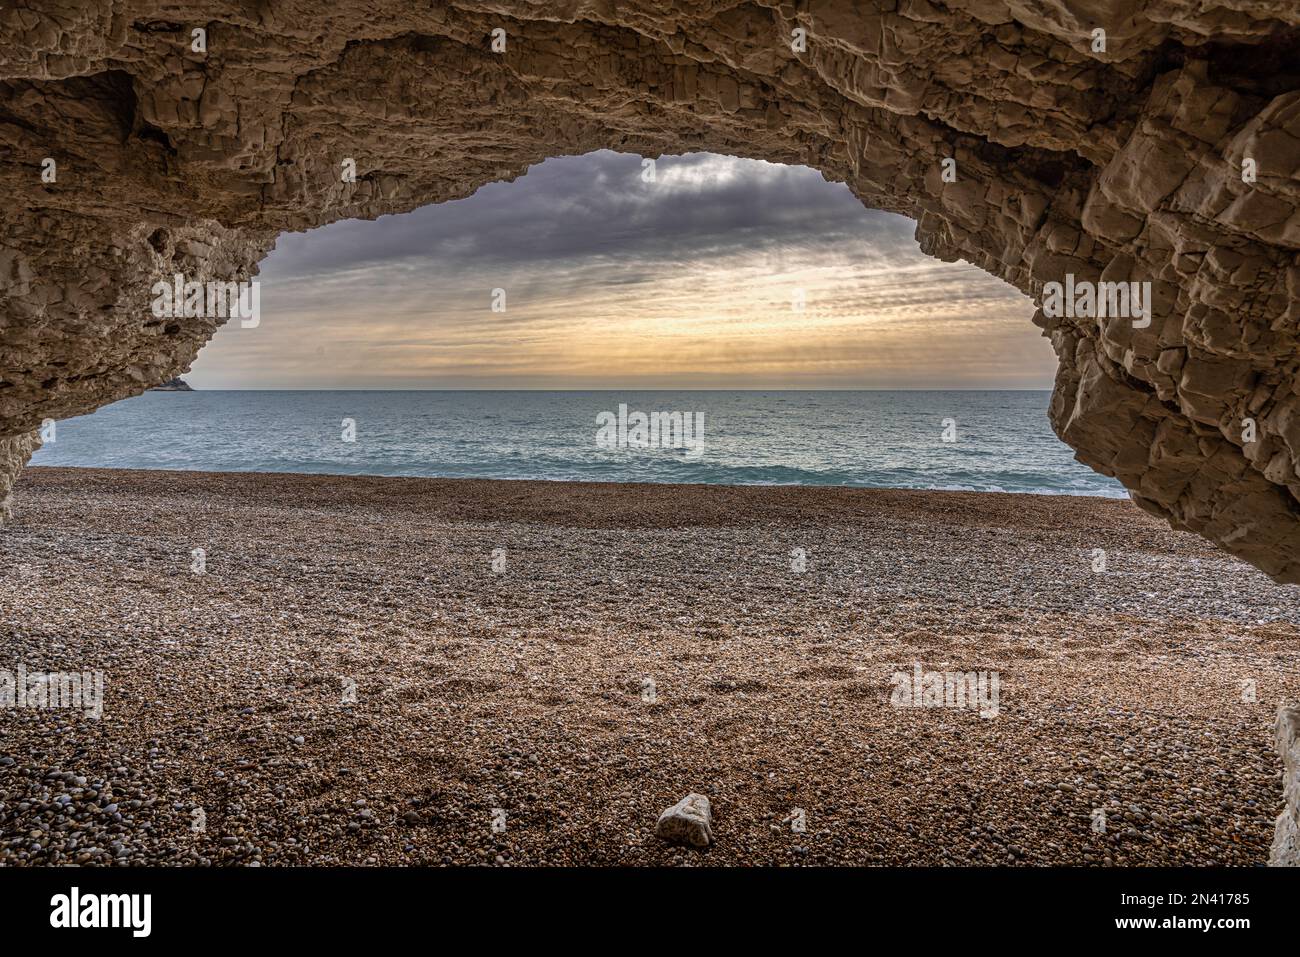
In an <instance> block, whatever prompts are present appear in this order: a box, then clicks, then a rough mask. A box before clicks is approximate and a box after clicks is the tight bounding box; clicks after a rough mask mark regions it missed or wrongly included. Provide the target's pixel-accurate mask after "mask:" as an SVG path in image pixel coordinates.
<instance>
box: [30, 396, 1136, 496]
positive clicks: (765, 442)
mask: <svg viewBox="0 0 1300 957" xmlns="http://www.w3.org/2000/svg"><path fill="white" fill-rule="evenodd" d="M1048 396H1049V393H1047V392H1036V391H1035V392H1026V391H1020V392H956V391H954V392H782V391H772V392H748V391H746V392H716V391H715V392H686V391H681V392H679V391H657V392H355V391H353V392H265V391H263V392H223V391H206V392H205V391H200V392H149V393H146V394H144V395H141V396H137V397H135V398H132V399H127V400H124V401H122V402H117V403H114V404H113V405H110V406H106V407H104V408H102V409H100V410H98V411H97V412H95V413H94V414H93V415H88V416H81V417H78V418H73V419H68V420H65V421H63V422H59V423H58V424H57V427H56V433H55V441H53V442H51V443H48V444H47V445H46V446H45V447H44V448H42V449H41V450H40V451H39V452H37V453H36V455H35V457H34V458H33V460H32V464H33V465H63V466H93V467H98V468H133V469H195V470H202V471H258V472H314V473H330V474H364V475H423V476H439V477H448V478H501V479H524V478H527V479H555V480H586V481H601V482H701V483H707V484H720V485H748V484H770V485H853V486H872V487H886V488H923V489H962V490H975V491H1005V492H1038V493H1052V494H1070V495H1099V496H1107V497H1122V496H1123V495H1124V494H1125V492H1124V490H1123V487H1122V486H1120V484H1119V483H1118V482H1116V481H1115V480H1114V479H1110V478H1106V477H1105V476H1103V475H1098V474H1097V473H1095V472H1093V471H1092V470H1091V469H1089V468H1087V467H1086V466H1084V465H1081V464H1079V463H1078V462H1076V461H1074V459H1073V457H1072V452H1071V450H1070V449H1069V448H1068V447H1067V446H1066V445H1065V444H1063V443H1062V442H1061V441H1060V440H1059V439H1057V438H1056V436H1055V435H1054V434H1053V432H1052V430H1051V427H1050V425H1049V424H1048V421H1047V404H1048ZM620 404H623V405H626V406H627V408H628V412H629V413H631V412H636V411H641V412H645V413H651V412H671V411H678V412H683V413H690V414H694V415H699V414H702V415H703V419H702V423H703V430H702V433H701V441H700V444H699V446H698V449H696V450H692V449H690V448H686V447H681V448H663V447H660V448H631V447H626V446H621V445H617V444H615V445H614V446H612V447H607V446H606V447H603V446H602V445H601V444H599V442H598V438H597V433H598V429H599V422H598V416H599V415H600V414H601V413H611V414H613V415H614V416H616V415H617V414H618V410H619V406H620ZM345 419H347V420H352V422H354V423H355V441H345V439H344V433H345V422H344V420H345ZM946 419H951V420H953V421H952V423H951V424H949V423H945V420H946ZM688 421H695V422H699V421H701V420H699V419H691V420H688ZM945 425H949V428H948V434H949V436H950V437H953V436H954V435H955V441H951V442H949V441H945V440H944V432H945ZM954 430H955V432H954ZM609 431H610V432H613V430H609Z"/></svg>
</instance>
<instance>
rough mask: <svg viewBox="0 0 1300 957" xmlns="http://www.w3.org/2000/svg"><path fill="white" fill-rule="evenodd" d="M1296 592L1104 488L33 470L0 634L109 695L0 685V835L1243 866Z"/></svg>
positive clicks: (434, 851) (629, 857)
mask: <svg viewBox="0 0 1300 957" xmlns="http://www.w3.org/2000/svg"><path fill="white" fill-rule="evenodd" d="M196 550H201V551H196ZM1298 598H1300V591H1298V590H1297V589H1296V588H1294V587H1290V586H1279V585H1275V584H1273V583H1272V582H1271V581H1270V580H1269V579H1268V578H1267V577H1266V576H1264V575H1263V574H1262V573H1261V572H1259V571H1257V570H1255V569H1253V568H1251V567H1249V566H1247V565H1245V564H1243V563H1241V562H1238V561H1236V560H1235V559H1232V558H1231V557H1229V556H1227V555H1226V554H1224V553H1223V552H1221V551H1219V550H1217V549H1215V548H1214V547H1213V546H1212V545H1210V544H1209V543H1207V542H1205V541H1203V540H1202V539H1200V538H1198V537H1196V536H1193V535H1190V534H1186V533H1180V532H1175V531H1172V530H1170V529H1169V528H1168V527H1167V526H1166V525H1165V524H1164V523H1162V522H1160V521H1157V520H1156V519H1154V518H1152V517H1150V516H1148V515H1146V514H1145V513H1143V512H1141V511H1140V510H1139V509H1138V508H1136V507H1135V506H1133V505H1132V504H1130V503H1129V502H1127V501H1124V500H1114V499H1101V498H1087V497H1080V496H1051V495H1009V494H997V493H967V492H933V491H901V490H898V491H896V490H883V489H846V488H834V487H830V488H809V487H758V486H738V487H737V486H731V487H728V486H700V485H634V484H619V485H615V484H597V483H574V482H532V481H486V480H437V479H404V478H367V477H333V476H313V475H291V474H275V475H272V474H258V473H199V472H167V471H118V470H109V469H75V468H41V467H32V468H29V469H27V470H26V471H25V472H24V473H23V475H22V478H21V480H20V482H19V484H18V486H17V488H16V491H15V516H14V519H13V520H12V522H10V523H8V524H7V525H5V526H4V527H3V529H0V669H7V670H8V671H10V672H14V671H16V670H17V669H18V667H19V666H20V665H21V666H22V667H24V668H25V669H26V670H27V671H28V672H35V671H45V672H74V671H75V672H78V673H91V672H100V673H102V676H103V701H102V715H100V716H98V717H95V716H92V715H89V714H86V713H83V712H81V711H77V710H75V709H67V708H49V707H19V706H12V707H6V708H4V709H0V865H24V864H35V865H48V864H56V865H63V864H80V865H110V864H116V865H141V864H170V865H200V866H202V865H217V866H228V865H255V866H274V865H310V864H318V865H319V864H366V865H443V864H447V865H465V864H478V865H492V866H503V865H511V866H520V865H524V866H526V865H652V866H653V865H713V866H718V865H723V866H736V865H740V866H745V865H926V866H929V865H1044V864H1077V865H1096V866H1104V865H1174V864H1192V865H1211V864H1227V865H1242V866H1253V865H1260V864H1263V863H1265V862H1266V861H1267V858H1268V848H1269V843H1270V841H1271V839H1272V833H1273V821H1274V819H1275V818H1276V816H1277V814H1278V812H1279V811H1280V809H1281V793H1282V790H1281V780H1280V774H1281V762H1280V759H1279V758H1278V756H1277V754H1276V752H1275V751H1274V749H1273V743H1272V738H1273V732H1272V725H1273V719H1274V715H1275V714H1276V711H1277V708H1278V705H1279V704H1280V703H1282V702H1285V701H1289V702H1294V701H1295V700H1296V699H1297V698H1300V601H1298V600H1297V599H1298ZM921 671H924V672H940V673H945V674H952V673H982V674H986V675H992V676H996V679H997V695H998V697H997V703H996V709H995V711H996V713H987V709H986V713H981V712H980V711H979V710H978V709H975V708H970V707H960V706H957V707H948V706H943V705H935V706H924V705H920V704H919V705H918V706H912V707H907V706H900V704H899V701H898V695H897V679H896V676H898V675H900V674H901V675H913V674H916V673H919V672H921ZM691 793H695V794H699V795H704V796H707V798H708V799H709V803H710V805H711V809H712V834H711V842H710V843H709V844H708V845H707V846H705V847H691V846H682V845H679V844H674V843H670V842H668V841H665V840H663V839H661V838H660V837H657V836H656V834H655V825H656V820H657V818H658V816H659V815H660V813H661V812H662V811H664V809H665V808H668V807H670V806H672V805H674V804H676V803H677V802H679V801H681V800H682V799H683V798H685V797H686V796H687V795H688V794H691Z"/></svg>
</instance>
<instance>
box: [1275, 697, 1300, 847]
mask: <svg viewBox="0 0 1300 957" xmlns="http://www.w3.org/2000/svg"><path fill="white" fill-rule="evenodd" d="M1277 749H1278V752H1279V753H1280V754H1281V755H1282V813H1281V814H1279V815H1278V817H1277V826H1276V828H1275V829H1274V831H1273V847H1272V850H1271V851H1270V852H1269V856H1268V862H1269V864H1270V865H1272V866H1274V867H1300V708H1288V707H1282V708H1279V709H1278V712H1277Z"/></svg>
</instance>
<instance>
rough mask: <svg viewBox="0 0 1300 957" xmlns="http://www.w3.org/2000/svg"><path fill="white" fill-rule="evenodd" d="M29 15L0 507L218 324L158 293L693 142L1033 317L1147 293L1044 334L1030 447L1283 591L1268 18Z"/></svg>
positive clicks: (1292, 546)
mask: <svg viewBox="0 0 1300 957" xmlns="http://www.w3.org/2000/svg"><path fill="white" fill-rule="evenodd" d="M33 7H39V10H37V9H29V8H27V7H26V6H25V5H24V4H22V3H21V2H20V3H19V4H18V6H16V7H15V6H14V5H12V4H7V5H5V7H4V8H3V9H0V157H2V158H3V163H0V182H2V183H3V186H4V190H5V196H6V202H5V204H4V208H3V212H0V223H2V226H0V301H2V302H3V307H2V308H0V441H2V442H3V446H0V447H2V448H3V449H4V452H3V454H0V495H3V494H4V493H6V492H7V489H8V486H9V484H10V483H11V481H12V478H13V475H14V474H15V472H16V470H17V468H18V467H19V466H20V465H21V462H22V461H23V459H24V458H25V456H26V454H28V453H29V452H30V442H28V441H27V440H24V439H18V438H16V437H18V436H22V435H24V434H25V433H29V432H30V431H31V430H33V429H34V428H35V427H36V426H37V425H38V424H39V423H40V421H41V420H42V419H44V418H46V417H55V418H58V417H63V416H69V415H73V414H77V413H84V412H87V411H89V410H91V409H93V408H95V407H97V406H99V405H102V404H104V403H107V402H110V401H113V400H116V399H120V398H123V397H125V396H128V395H132V394H135V393H138V392H140V391H142V390H144V389H145V388H147V387H149V386H152V385H156V384H157V383H160V382H164V381H166V380H167V379H170V378H172V377H173V376H175V375H178V374H179V373H181V372H183V371H185V370H186V369H187V368H188V366H189V364H190V363H191V362H192V360H193V359H194V356H195V355H196V353H197V351H198V349H199V348H200V347H201V346H202V345H203V343H204V342H205V341H206V340H207V339H208V338H209V337H210V336H211V335H212V333H213V331H214V330H215V328H216V326H217V325H218V324H219V320H217V319H205V318H188V319H176V320H170V319H168V320H159V319H157V318H155V317H154V316H153V315H152V313H151V312H150V309H149V302H150V299H151V295H150V288H151V286H152V284H153V283H154V282H156V281H157V280H159V279H160V278H165V277H170V276H171V275H173V274H174V273H176V272H181V273H183V274H184V275H185V276H186V278H188V279H197V280H200V281H205V280H207V279H214V278H215V279H242V278H247V277H249V276H251V275H253V274H254V273H255V272H256V268H257V263H258V261H259V260H260V259H261V258H262V257H263V256H264V255H265V254H266V252H267V251H268V250H269V249H270V248H271V246H272V244H273V243H274V241H275V237H276V235H277V234H278V233H279V232H280V231H282V230H300V229H306V228H309V227H313V226H317V225H321V224H324V223H328V222H331V221H333V220H337V219H341V218H345V217H374V216H378V215H381V214H384V213H393V212H401V211H406V210H410V209H413V208H415V207H418V206H421V205H424V204H427V203H434V202H440V201H444V200H448V199H454V198H458V197H463V196H466V195H468V194H469V193H471V192H472V191H473V190H475V189H476V188H477V187H479V186H480V185H482V184H484V183H487V182H491V181H494V180H500V179H510V178H512V177H514V176H517V175H519V174H520V173H521V172H522V171H524V170H525V169H526V168H527V166H528V165H529V164H531V163H536V162H539V161H541V160H542V159H545V158H546V157H548V156H555V155H560V154H572V153H582V152H586V151H590V150H594V149H598V148H603V147H608V148H614V149H618V150H623V151H628V152H635V153H640V154H643V155H647V156H655V155H658V154H660V153H662V152H685V151H691V150H712V151H717V152H721V153H730V154H735V155H740V156H746V157H755V158H760V159H767V160H772V161H777V162H784V163H804V164H808V165H811V166H814V167H816V168H818V169H820V170H821V171H823V173H824V174H825V175H826V176H827V177H828V178H831V179H835V180H843V181H845V182H847V183H848V184H849V186H850V187H851V188H852V189H853V190H854V192H855V193H856V194H857V195H858V196H859V197H861V199H862V201H863V202H864V203H866V204H867V205H870V206H874V207H878V208H882V209H887V210H892V211H894V212H898V213H902V214H904V215H907V216H911V217H913V218H915V219H916V221H917V224H918V225H917V235H918V238H919V240H920V242H921V244H922V246H923V248H924V249H925V250H926V251H927V252H929V253H931V254H933V255H935V256H937V257H939V258H941V259H945V260H956V259H967V260H970V261H971V262H974V263H976V264H978V265H979V266H981V267H983V268H984V269H987V270H988V271H990V272H992V273H994V274H995V275H998V276H1000V277H1002V278H1004V279H1005V280H1006V281H1007V282H1009V283H1011V284H1013V285H1015V286H1016V287H1017V288H1019V289H1021V290H1023V291H1024V292H1026V293H1027V294H1029V295H1031V296H1034V297H1035V298H1036V299H1041V295H1042V291H1043V286H1044V284H1045V283H1049V282H1059V281H1061V280H1062V279H1063V277H1064V276H1065V275H1066V274H1067V273H1068V274H1072V275H1073V276H1075V277H1076V278H1077V279H1079V280H1084V281H1097V280H1103V279H1104V280H1108V281H1109V280H1121V279H1122V280H1130V281H1149V282H1151V283H1152V284H1153V285H1152V288H1153V292H1154V297H1155V309H1154V315H1153V319H1152V322H1151V323H1150V325H1149V326H1147V327H1145V328H1137V327H1135V326H1134V324H1133V323H1132V322H1131V321H1129V320H1128V319H1127V318H1104V319H1090V318H1054V317H1049V316H1047V315H1045V314H1044V313H1043V312H1042V311H1041V310H1040V312H1039V314H1038V316H1037V318H1036V321H1037V322H1038V323H1039V324H1040V325H1041V326H1042V327H1043V329H1044V330H1045V333H1046V334H1047V335H1049V336H1050V338H1051V341H1052V344H1053V346H1054V348H1055V350H1056V353H1057V355H1058V356H1059V359H1060V372H1059V375H1058V377H1057V381H1056V387H1055V393H1054V396H1053V400H1052V407H1051V418H1052V422H1053V425H1054V426H1055V428H1056V430H1057V432H1058V434H1059V435H1060V436H1061V437H1062V438H1063V439H1064V440H1065V441H1066V442H1068V443H1069V444H1070V445H1071V446H1073V447H1074V448H1075V449H1076V450H1077V452H1078V455H1079V458H1080V459H1081V460H1082V461H1084V462H1085V463H1087V464H1088V465H1090V466H1092V467H1093V468H1095V469H1097V470H1099V471H1101V472H1104V473H1106V474H1110V475H1114V476H1116V477H1117V478H1119V479H1120V481H1122V482H1123V483H1124V484H1125V485H1126V486H1127V487H1128V488H1129V489H1131V490H1132V493H1133V497H1134V499H1135V501H1137V502H1138V503H1139V504H1140V505H1141V506H1142V507H1144V508H1146V509H1148V510H1149V511H1151V512H1154V513H1156V514H1158V515H1161V516H1164V517H1165V518H1167V519H1168V520H1169V521H1170V522H1171V523H1172V524H1173V525H1175V526H1177V527H1180V528H1187V529H1191V530H1194V531H1196V532H1199V533H1200V534H1202V535H1204V536H1206V537H1207V538H1210V539H1212V540H1214V541H1216V542H1218V543H1219V544H1220V545H1222V546H1223V547H1224V548H1226V549H1228V550H1229V551H1231V552H1232V553H1234V554H1236V555H1239V556H1241V557H1242V558H1244V559H1246V560H1247V561H1250V562H1253V563H1254V564H1256V565H1257V566H1259V567H1260V568H1262V569H1264V570H1265V571H1266V572H1268V573H1269V574H1270V575H1272V576H1274V577H1275V578H1277V579H1278V580H1280V581H1287V582H1297V581H1300V499H1298V497H1300V385H1297V377H1296V372H1297V363H1298V349H1300V337H1298V336H1297V326H1298V325H1300V295H1298V293H1300V262H1298V260H1297V251H1298V250H1300V211H1298V210H1300V178H1298V174H1297V170H1298V168H1300V34H1298V32H1297V25H1298V24H1300V8H1298V7H1297V6H1296V5H1295V3H1294V0H1232V2H1230V3H1226V4H1222V5H1219V4H1215V5H1210V4H1205V3H1203V2H1201V0H1150V2H1145V3H1140V4H1138V3H1126V2H1120V0H1071V2H1069V3H1066V2H1065V0H1046V2H1040V0H948V2H946V3H943V4H940V3H937V2H929V0H881V2H874V3H873V2H861V0H852V2H851V0H800V2H790V3H775V2H763V0H760V2H735V0H701V2H689V3H688V2H681V0H678V2H673V0H620V2H619V3H604V2H596V0H555V2H544V0H537V2H527V3H524V2H519V3H500V2H475V0H454V2H451V3H447V4H442V3H434V4H412V3H407V2H404V0H372V2H367V3H359V2H346V0H343V2H334V3H327V4H321V3H315V2H306V0H283V2H269V3H268V2H261V0H259V2H253V0H227V2H225V3H212V2H209V0H196V2H192V3H187V4H175V3H164V2H154V0H42V2H41V3H40V4H33ZM198 28H202V29H203V30H205V31H206V49H203V50H196V49H195V42H194V37H193V31H194V30H195V29H198ZM498 28H500V29H503V30H505V37H506V48H505V50H504V52H494V51H493V50H492V48H491V34H492V31H493V30H495V29H498ZM1099 28H1100V29H1102V30H1104V31H1105V40H1106V42H1105V47H1104V49H1101V48H1099V47H1098V46H1097V44H1096V40H1095V36H1094V31H1095V30H1097V29H1099ZM798 30H802V31H805V34H806V47H804V48H801V49H796V47H798V46H800V44H798V43H797V42H796V41H797V35H796V33H795V31H798ZM47 158H49V159H52V160H53V161H54V162H55V164H56V167H55V168H56V171H57V175H56V179H55V180H54V182H44V181H43V180H42V172H43V170H44V169H45V168H46V166H47V164H44V161H45V160H46V159H47ZM347 159H353V160H355V163H356V167H357V177H356V181H355V182H347V181H345V180H344V178H343V177H342V176H341V168H342V165H343V163H344V161H345V160H347ZM945 159H952V160H955V161H956V165H955V167H953V169H954V170H955V173H956V178H955V181H953V182H947V181H945V179H944V176H943V166H944V164H943V161H944V160H945ZM1245 420H1250V422H1251V424H1250V425H1249V426H1247V424H1246V421H1245Z"/></svg>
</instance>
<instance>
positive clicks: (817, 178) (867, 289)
mask: <svg viewBox="0 0 1300 957" xmlns="http://www.w3.org/2000/svg"><path fill="white" fill-rule="evenodd" d="M640 174H641V160H640V158H639V157H636V156H630V155H624V154H617V153H612V152H609V151H601V152H598V153H592V154H588V155H586V156H580V157H567V158H561V159H552V160H547V161H546V162H545V163H542V164H539V165H538V166H535V167H533V168H532V169H531V170H530V171H529V173H528V174H527V175H526V176H524V177H521V178H520V179H518V180H516V181H515V182H514V183H508V184H507V183H495V184H492V185H489V186H485V187H484V188H482V189H480V190H479V191H478V192H477V193H476V194H475V195H474V196H471V197H469V198H467V199H464V200H459V201H457V202H453V203H447V204H444V205H441V206H432V207H426V208H424V209H420V210H417V211H415V212H413V213H410V214H407V215H405V216H386V217H383V218H381V219H379V220H377V221H375V222H363V221H357V220H353V221H347V222H342V223H336V224H333V225H331V226H326V227H323V228H321V229H318V230H314V231H312V232H309V233H304V234H289V235H285V236H282V237H281V239H280V242H279V247H278V248H277V250H276V251H275V252H273V253H272V254H271V256H270V257H268V259H267V260H266V262H265V264H264V267H263V272H262V277H261V279H262V324H261V326H260V327H259V328H257V329H241V328H239V327H238V325H237V324H234V325H229V326H227V327H225V328H223V329H222V330H221V331H220V332H219V333H218V334H217V336H216V337H215V338H214V340H213V341H212V342H211V343H210V344H209V345H208V346H207V347H206V348H205V349H204V350H203V352H202V353H201V354H200V356H199V359H198V361H197V362H196V363H195V366H194V370H193V373H192V374H191V375H190V376H189V378H190V381H191V382H193V383H194V384H195V385H196V386H197V387H199V388H209V389H211V388H381V389H382V388H397V389H402V388H430V389H449V388H525V389H527V388H764V389H767V388H1049V387H1050V386H1051V382H1052V377H1053V374H1054V370H1055V362H1054V360H1053V357H1052V354H1051V349H1050V347H1049V346H1048V345H1047V343H1046V342H1045V341H1044V340H1043V339H1041V338H1039V334H1038V330H1037V329H1036V328H1035V327H1034V326H1033V325H1032V324H1031V323H1030V322H1029V318H1030V316H1031V315H1032V314H1033V307H1032V306H1031V304H1030V303H1029V300H1028V299H1026V298H1025V297H1024V296H1022V295H1021V294H1020V293H1019V292H1017V291H1016V290H1015V289H1013V288H1011V287H1010V286H1007V285H1006V284H1004V283H1002V282H1001V281H1000V280H997V279H994V278H993V277H991V276H988V275H987V274H985V273H983V272H981V271H980V270H978V269H977V268H976V267H974V266H970V265H967V264H964V263H963V264H949V263H940V262H938V261H936V260H933V259H930V258H928V257H926V256H925V255H924V254H922V253H921V251H920V250H919V248H918V247H917V245H916V243H915V241H914V240H913V239H912V231H913V229H914V226H913V224H912V223H911V222H910V221H909V220H906V219H904V218H902V217H899V216H894V215H891V214H888V213H882V212H879V211H872V210H866V209H864V208H863V207H862V205H861V204H860V203H859V202H858V201H857V200H856V199H855V198H854V197H853V196H852V194H851V193H850V192H849V191H848V189H847V187H845V186H844V185H843V184H830V183H827V182H826V181H825V180H823V179H822V177H821V175H820V174H819V173H817V172H816V171H814V170H810V169H807V168H805V167H786V166H780V165H775V164H770V163H765V162H760V161H755V160H741V159H737V158H735V157H726V156H716V155H712V154H690V155H687V156H682V157H663V158H661V159H660V160H659V161H658V165H657V177H656V181H655V182H654V183H645V182H643V181H642V180H641V175H640ZM495 287H502V288H504V289H505V290H506V291H507V311H506V312H504V313H494V312H492V311H491V309H490V304H491V290H492V289H493V288H495ZM798 289H802V290H803V293H804V298H805V300H806V306H805V308H804V310H803V311H802V312H796V311H794V310H793V309H792V297H793V296H794V295H795V292H796V290H798Z"/></svg>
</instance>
